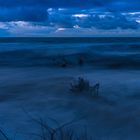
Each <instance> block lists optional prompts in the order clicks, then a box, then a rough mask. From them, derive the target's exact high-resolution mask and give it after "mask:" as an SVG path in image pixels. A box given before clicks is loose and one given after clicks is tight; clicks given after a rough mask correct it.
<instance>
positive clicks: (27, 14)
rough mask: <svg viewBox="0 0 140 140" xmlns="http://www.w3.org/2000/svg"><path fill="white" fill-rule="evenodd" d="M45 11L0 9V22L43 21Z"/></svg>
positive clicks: (30, 8)
mask: <svg viewBox="0 0 140 140" xmlns="http://www.w3.org/2000/svg"><path fill="white" fill-rule="evenodd" d="M45 20H47V12H46V9H44V8H40V7H16V8H0V21H4V22H7V21H45Z"/></svg>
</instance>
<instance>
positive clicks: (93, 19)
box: [0, 0, 140, 36]
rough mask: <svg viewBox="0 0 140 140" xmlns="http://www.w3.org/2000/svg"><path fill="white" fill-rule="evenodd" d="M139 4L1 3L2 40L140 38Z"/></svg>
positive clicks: (109, 0) (94, 0) (74, 0)
mask: <svg viewBox="0 0 140 140" xmlns="http://www.w3.org/2000/svg"><path fill="white" fill-rule="evenodd" d="M139 30H140V1H139V0H133V1H132V0H117V1H116V0H86V1H84V0H71V1H67V0H59V2H58V0H24V1H21V0H12V2H11V0H5V1H2V0H0V36H9V35H10V36H16V35H17V36H19V35H21V36H33V35H35V36H59V35H60V36H61V35H67V36H72V35H73V36H74V35H76V36H83V35H86V36H88V35H89V36H92V35H95V34H96V35H97V34H102V35H103V34H104V35H107V34H110V35H111V34H114V32H116V33H117V34H118V35H120V34H122V35H123V34H124V35H128V36H130V35H132V36H133V35H136V36H140V35H139V34H140V33H139Z"/></svg>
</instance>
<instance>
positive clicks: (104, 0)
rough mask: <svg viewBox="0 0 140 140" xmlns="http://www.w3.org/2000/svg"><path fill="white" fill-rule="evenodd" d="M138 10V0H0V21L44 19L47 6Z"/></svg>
mask: <svg viewBox="0 0 140 140" xmlns="http://www.w3.org/2000/svg"><path fill="white" fill-rule="evenodd" d="M50 7H51V8H76V9H85V10H88V9H95V10H97V11H109V12H113V13H116V12H117V13H118V12H120V11H126V12H127V11H139V10H140V1H139V0H69V1H68V0H59V1H58V0H0V21H16V20H23V21H45V20H47V12H46V9H48V8H50Z"/></svg>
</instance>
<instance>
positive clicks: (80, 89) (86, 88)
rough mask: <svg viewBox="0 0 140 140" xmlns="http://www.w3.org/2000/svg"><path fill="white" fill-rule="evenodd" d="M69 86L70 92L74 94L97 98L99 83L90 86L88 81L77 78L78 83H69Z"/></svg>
mask: <svg viewBox="0 0 140 140" xmlns="http://www.w3.org/2000/svg"><path fill="white" fill-rule="evenodd" d="M70 86H71V87H70V91H72V92H74V93H84V94H88V95H90V96H92V97H98V96H99V88H100V84H99V83H97V84H95V85H93V86H91V85H90V84H89V81H87V80H85V79H83V78H81V77H79V78H78V81H77V82H76V83H71V85H70Z"/></svg>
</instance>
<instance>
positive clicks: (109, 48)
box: [0, 37, 140, 69]
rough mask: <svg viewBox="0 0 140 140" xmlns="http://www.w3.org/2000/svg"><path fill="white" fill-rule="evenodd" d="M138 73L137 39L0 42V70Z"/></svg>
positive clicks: (139, 55)
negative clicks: (63, 65)
mask: <svg viewBox="0 0 140 140" xmlns="http://www.w3.org/2000/svg"><path fill="white" fill-rule="evenodd" d="M81 58H82V61H83V63H82V64H83V65H90V66H93V67H94V68H95V69H96V68H97V69H140V38H135V37H131V38H130V37H129V38H127V37H122V38H119V37H116V38H113V37H110V38H109V37H104V38H45V37H44V38H35V37H34V38H31V37H30V38H27V37H23V38H18V37H17V38H16V37H13V38H0V67H1V68H2V67H22V68H23V67H57V66H60V65H61V64H60V63H63V61H64V60H65V61H66V62H67V67H73V66H74V67H76V66H78V64H79V63H78V62H79V59H81Z"/></svg>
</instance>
